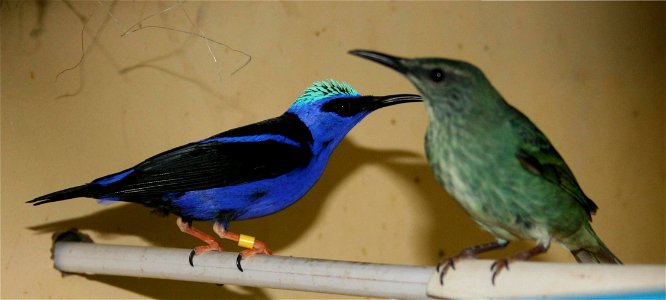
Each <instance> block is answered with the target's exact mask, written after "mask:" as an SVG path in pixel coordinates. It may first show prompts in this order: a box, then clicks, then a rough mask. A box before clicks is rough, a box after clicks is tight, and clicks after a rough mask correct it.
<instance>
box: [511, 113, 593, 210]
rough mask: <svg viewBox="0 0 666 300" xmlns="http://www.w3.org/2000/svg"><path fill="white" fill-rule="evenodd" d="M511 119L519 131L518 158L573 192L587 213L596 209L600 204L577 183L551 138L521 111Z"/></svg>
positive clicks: (564, 188)
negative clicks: (595, 202) (588, 195)
mask: <svg viewBox="0 0 666 300" xmlns="http://www.w3.org/2000/svg"><path fill="white" fill-rule="evenodd" d="M515 112H516V114H515V115H514V117H513V118H512V119H511V126H512V127H513V129H515V130H514V132H515V133H517V135H518V136H517V138H518V140H519V147H518V150H517V153H516V158H518V160H519V161H520V164H521V165H522V166H523V168H525V170H527V171H528V172H530V173H532V174H534V175H536V176H539V177H541V178H543V179H544V180H546V181H549V182H551V183H553V184H555V185H557V186H559V187H560V188H561V189H562V190H563V191H565V192H566V193H568V194H569V195H571V196H572V197H573V198H574V199H576V201H578V203H579V204H580V205H581V206H582V207H583V208H584V209H585V210H586V211H587V214H588V216H589V217H590V218H591V215H592V214H594V213H595V212H596V211H597V205H596V204H594V202H593V201H592V199H590V198H588V197H587V196H586V195H585V193H583V190H582V189H581V188H580V186H579V185H578V182H577V181H576V177H574V175H573V173H572V172H571V169H569V166H567V164H566V162H564V159H563V158H562V156H560V154H559V153H558V152H557V150H555V147H553V145H552V144H551V143H550V141H549V140H548V138H547V137H546V136H545V135H544V134H543V133H542V132H541V131H540V130H539V129H538V128H537V127H536V126H535V125H534V123H532V122H531V121H530V120H529V119H528V118H527V116H525V115H523V114H522V113H521V112H519V111H518V110H515Z"/></svg>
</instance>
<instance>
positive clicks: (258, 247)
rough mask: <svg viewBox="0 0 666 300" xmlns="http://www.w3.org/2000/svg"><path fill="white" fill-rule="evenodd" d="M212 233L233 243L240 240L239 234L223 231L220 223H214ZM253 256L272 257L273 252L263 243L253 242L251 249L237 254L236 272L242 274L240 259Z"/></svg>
mask: <svg viewBox="0 0 666 300" xmlns="http://www.w3.org/2000/svg"><path fill="white" fill-rule="evenodd" d="M213 231H215V233H217V235H219V236H220V237H221V238H223V239H228V240H232V241H234V242H238V241H239V240H240V235H239V234H237V233H233V232H229V231H226V230H224V226H222V224H220V223H215V225H213ZM255 254H266V255H272V254H273V251H272V250H271V249H269V248H268V246H266V244H265V243H264V242H262V241H259V240H254V243H253V245H252V248H251V249H245V250H243V251H241V252H240V253H238V257H236V267H237V268H238V270H239V271H241V272H243V267H241V260H242V259H245V258H248V257H250V256H253V255H255Z"/></svg>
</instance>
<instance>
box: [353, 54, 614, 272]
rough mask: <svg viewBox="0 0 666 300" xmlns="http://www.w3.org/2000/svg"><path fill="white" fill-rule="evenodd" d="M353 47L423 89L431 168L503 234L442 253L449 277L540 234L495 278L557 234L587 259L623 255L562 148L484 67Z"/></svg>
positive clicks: (500, 265) (479, 219)
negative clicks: (608, 241)
mask: <svg viewBox="0 0 666 300" xmlns="http://www.w3.org/2000/svg"><path fill="white" fill-rule="evenodd" d="M350 53H351V54H353V55H356V56H360V57H363V58H366V59H369V60H372V61H375V62H378V63H380V64H382V65H384V66H387V67H390V68H392V69H394V70H396V71H398V72H400V73H401V74H403V75H404V76H406V77H407V78H408V79H409V80H410V81H411V82H412V83H413V84H414V85H415V86H416V88H417V89H418V90H419V91H420V93H421V94H422V95H423V98H424V100H425V103H426V108H427V113H428V117H429V119H430V121H429V124H428V129H427V132H426V137H425V150H426V156H427V158H428V163H429V164H430V167H431V168H432V170H433V172H434V174H435V176H436V178H437V180H438V181H439V183H440V184H441V185H442V186H444V188H445V189H446V190H447V191H448V192H449V194H451V195H452V196H453V197H454V198H455V199H456V200H457V201H458V203H460V205H461V206H462V207H463V208H464V209H465V210H466V211H467V212H468V213H469V215H470V216H471V217H472V218H473V219H474V221H476V223H478V224H479V225H480V226H481V228H482V229H484V230H486V231H488V232H490V233H491V234H493V236H495V238H496V241H494V242H491V243H487V244H482V245H478V246H474V247H470V248H467V249H465V250H463V251H461V252H460V253H459V254H458V255H456V256H453V257H451V258H448V259H445V260H443V261H442V262H441V263H440V264H439V265H438V266H437V269H438V271H439V272H440V283H442V284H443V278H444V275H445V274H446V272H447V271H448V270H449V269H451V268H453V269H455V262H456V261H458V260H460V259H462V258H471V257H475V256H476V255H477V254H479V253H482V252H486V251H490V250H495V249H500V248H504V247H506V246H507V245H508V244H509V242H510V241H514V240H536V243H537V246H536V247H534V248H532V249H530V250H527V251H524V252H520V253H518V254H516V255H514V256H511V257H509V258H507V259H501V260H497V261H495V263H494V264H493V265H492V266H491V271H492V278H491V280H492V283H493V284H495V278H496V277H497V275H498V274H499V273H500V272H501V271H502V269H505V268H506V269H507V270H508V269H509V262H511V261H518V260H527V259H528V258H530V257H532V256H534V255H537V254H541V253H544V252H546V251H548V248H549V247H550V242H551V240H555V241H557V242H559V243H560V244H561V245H563V246H564V247H566V248H567V249H568V250H570V251H571V253H572V254H573V255H574V256H575V258H576V260H577V261H578V262H579V263H611V264H621V263H622V262H621V261H620V260H619V259H618V258H617V257H616V256H615V255H614V254H613V253H612V252H611V251H610V250H609V249H608V247H606V245H604V243H603V242H602V241H601V239H599V237H598V236H597V234H596V233H595V232H594V230H592V227H591V225H590V221H591V220H592V215H593V214H594V213H595V212H596V211H597V205H596V204H594V202H593V201H592V200H591V199H590V198H589V197H588V196H586V195H585V193H583V191H582V189H581V188H580V186H579V185H578V182H577V181H576V178H575V177H574V175H573V173H572V172H571V169H569V167H568V166H567V164H566V163H565V162H564V159H562V156H561V155H560V154H559V153H558V152H557V150H555V147H553V145H552V144H551V143H550V141H549V140H548V138H547V137H546V136H545V135H544V134H543V133H542V132H541V130H539V128H537V127H536V125H534V123H532V121H530V119H529V118H528V117H527V116H525V115H524V114H523V113H521V112H520V111H519V110H517V109H516V108H515V107H513V106H511V104H509V103H507V102H506V101H505V100H504V98H503V97H502V95H500V93H499V92H498V91H497V90H496V89H495V88H494V87H493V86H492V84H491V83H490V81H489V80H488V78H486V76H485V75H484V74H483V72H482V71H481V70H480V69H479V68H477V67H476V66H474V65H472V64H470V63H467V62H464V61H459V60H453V59H446V58H415V59H406V58H400V57H395V56H390V55H386V54H383V53H379V52H373V51H366V50H354V51H351V52H350ZM440 268H441V270H440Z"/></svg>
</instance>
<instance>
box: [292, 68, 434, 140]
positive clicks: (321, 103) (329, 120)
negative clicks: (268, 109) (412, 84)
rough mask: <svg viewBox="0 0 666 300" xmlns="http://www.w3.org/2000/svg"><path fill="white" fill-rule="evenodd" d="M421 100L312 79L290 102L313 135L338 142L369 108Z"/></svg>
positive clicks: (368, 112)
mask: <svg viewBox="0 0 666 300" xmlns="http://www.w3.org/2000/svg"><path fill="white" fill-rule="evenodd" d="M418 101H422V98H421V96H419V95H409V94H400V95H389V96H363V95H361V94H359V93H358V92H357V91H356V90H354V88H352V87H351V86H350V85H349V84H346V83H343V82H338V81H335V80H325V81H319V82H315V83H313V84H312V85H310V86H309V87H308V88H306V89H305V91H304V92H303V94H302V95H301V96H300V97H298V99H296V101H295V102H294V103H293V104H292V105H291V107H290V108H289V110H288V111H287V112H288V113H293V114H295V115H297V116H298V117H299V118H300V119H301V121H303V123H305V125H306V126H307V127H308V128H309V129H310V131H311V132H312V136H313V137H315V139H320V140H322V142H326V143H327V144H328V143H330V142H332V141H333V140H335V141H336V143H334V144H337V142H340V141H341V140H342V138H344V136H345V135H346V134H347V132H349V130H351V129H352V128H353V127H354V125H356V124H357V123H358V122H360V121H361V120H362V119H363V118H364V117H365V116H367V115H368V114H370V113H371V112H373V111H375V110H377V109H379V108H382V107H386V106H390V105H395V104H400V103H407V102H418Z"/></svg>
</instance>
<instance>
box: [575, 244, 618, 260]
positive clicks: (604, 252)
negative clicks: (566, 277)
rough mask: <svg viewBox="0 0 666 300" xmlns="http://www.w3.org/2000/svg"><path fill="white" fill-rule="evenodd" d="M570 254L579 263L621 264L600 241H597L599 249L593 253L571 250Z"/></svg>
mask: <svg viewBox="0 0 666 300" xmlns="http://www.w3.org/2000/svg"><path fill="white" fill-rule="evenodd" d="M571 254H573V255H574V257H576V261H577V262H579V263H597V264H619V265H621V264H622V261H621V260H620V259H619V258H617V256H615V254H613V252H611V251H610V250H609V249H608V247H606V245H604V243H602V242H601V241H599V248H597V249H596V250H594V251H591V250H587V249H578V250H572V251H571Z"/></svg>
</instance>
